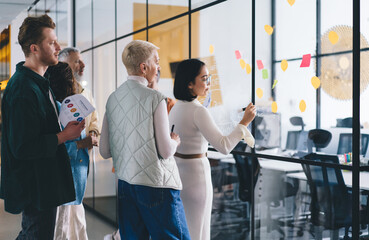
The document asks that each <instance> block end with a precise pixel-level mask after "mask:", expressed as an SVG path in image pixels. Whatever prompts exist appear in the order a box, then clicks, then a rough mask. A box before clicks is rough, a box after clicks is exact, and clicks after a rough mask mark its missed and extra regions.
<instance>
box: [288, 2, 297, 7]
mask: <svg viewBox="0 0 369 240" xmlns="http://www.w3.org/2000/svg"><path fill="white" fill-rule="evenodd" d="M287 2H288V4H290V5H291V7H292V5H293V4H295V0H287Z"/></svg>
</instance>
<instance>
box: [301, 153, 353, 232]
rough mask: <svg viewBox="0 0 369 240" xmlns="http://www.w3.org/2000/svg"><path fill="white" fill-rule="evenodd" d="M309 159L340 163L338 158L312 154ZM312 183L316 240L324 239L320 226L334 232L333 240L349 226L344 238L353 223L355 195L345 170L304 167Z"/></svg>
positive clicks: (312, 216) (306, 157)
mask: <svg viewBox="0 0 369 240" xmlns="http://www.w3.org/2000/svg"><path fill="white" fill-rule="evenodd" d="M305 159H309V160H314V161H320V162H328V163H337V164H338V163H339V161H338V157H337V156H334V155H321V154H316V153H311V154H309V155H307V156H305ZM302 165H303V170H304V172H305V174H306V177H307V181H308V184H309V189H310V194H311V203H310V212H311V219H310V221H311V223H312V224H313V226H314V228H315V239H321V238H322V232H321V231H320V230H319V229H318V227H319V226H322V227H324V228H325V229H329V230H333V233H332V236H331V239H338V234H339V229H340V228H342V227H345V236H344V239H349V238H348V230H349V227H350V224H351V222H352V214H351V206H352V198H351V194H350V193H349V191H348V188H347V187H346V184H345V182H344V180H343V177H342V172H341V169H335V168H330V167H323V166H313V165H308V164H302Z"/></svg>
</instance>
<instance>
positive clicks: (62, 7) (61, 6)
mask: <svg viewBox="0 0 369 240" xmlns="http://www.w3.org/2000/svg"><path fill="white" fill-rule="evenodd" d="M56 9H57V22H55V24H56V31H57V36H58V41H59V44H60V46H61V47H62V48H64V47H67V46H68V45H70V44H68V40H69V39H68V37H69V36H70V35H69V34H70V33H71V29H69V28H68V2H67V1H60V0H58V1H57V7H56Z"/></svg>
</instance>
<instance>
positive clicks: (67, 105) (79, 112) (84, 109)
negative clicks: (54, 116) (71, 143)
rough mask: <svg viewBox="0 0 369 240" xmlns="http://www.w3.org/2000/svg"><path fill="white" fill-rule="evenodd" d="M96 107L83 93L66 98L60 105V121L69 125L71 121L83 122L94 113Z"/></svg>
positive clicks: (64, 124)
mask: <svg viewBox="0 0 369 240" xmlns="http://www.w3.org/2000/svg"><path fill="white" fill-rule="evenodd" d="M94 110H95V108H94V107H93V106H92V105H91V103H90V102H89V101H88V100H87V99H86V98H85V97H84V96H82V95H81V94H75V95H72V96H69V97H67V98H65V99H64V100H63V102H62V104H61V106H60V113H59V121H60V123H61V124H62V125H63V126H67V124H68V122H70V121H78V122H81V121H82V120H83V119H84V118H85V117H87V116H88V115H89V114H90V113H92V112H93V111H94Z"/></svg>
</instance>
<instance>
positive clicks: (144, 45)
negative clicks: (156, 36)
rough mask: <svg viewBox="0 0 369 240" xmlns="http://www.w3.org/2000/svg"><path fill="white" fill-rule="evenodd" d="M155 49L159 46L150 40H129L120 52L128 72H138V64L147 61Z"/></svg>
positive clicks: (139, 71)
mask: <svg viewBox="0 0 369 240" xmlns="http://www.w3.org/2000/svg"><path fill="white" fill-rule="evenodd" d="M157 49H159V48H158V47H157V46H155V45H154V44H152V43H150V42H146V41H142V40H134V41H132V42H130V43H129V44H128V45H127V46H126V47H125V48H124V50H123V53H122V61H123V64H124V66H126V68H127V72H128V74H140V73H141V69H140V64H141V63H147V61H148V60H149V59H150V58H151V56H152V55H153V53H154V51H155V50H157Z"/></svg>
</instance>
